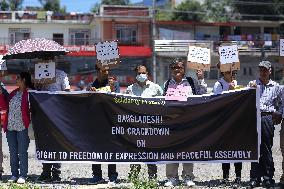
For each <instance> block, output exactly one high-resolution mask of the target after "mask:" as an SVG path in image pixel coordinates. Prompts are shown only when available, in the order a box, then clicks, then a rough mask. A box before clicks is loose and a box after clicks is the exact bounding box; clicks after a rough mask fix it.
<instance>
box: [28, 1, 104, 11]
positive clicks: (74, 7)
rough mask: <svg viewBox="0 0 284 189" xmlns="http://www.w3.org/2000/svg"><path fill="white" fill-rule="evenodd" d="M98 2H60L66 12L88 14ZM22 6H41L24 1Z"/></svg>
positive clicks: (36, 2)
mask: <svg viewBox="0 0 284 189" xmlns="http://www.w3.org/2000/svg"><path fill="white" fill-rule="evenodd" d="M96 2H100V0H60V4H61V6H66V8H67V12H90V9H91V7H92V6H93V5H94V4H95V3H96ZM23 6H24V7H25V6H41V5H40V3H39V1H38V0H24V3H23Z"/></svg>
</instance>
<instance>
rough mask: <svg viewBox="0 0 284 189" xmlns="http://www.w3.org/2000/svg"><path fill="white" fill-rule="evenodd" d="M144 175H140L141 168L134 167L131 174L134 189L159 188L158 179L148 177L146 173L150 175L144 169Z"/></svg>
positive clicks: (130, 178) (130, 179)
mask: <svg viewBox="0 0 284 189" xmlns="http://www.w3.org/2000/svg"><path fill="white" fill-rule="evenodd" d="M142 171H143V174H142V175H143V176H139V172H140V171H139V170H137V169H132V171H131V174H130V176H129V181H130V182H131V183H132V184H133V187H132V188H133V189H154V188H158V181H157V180H156V179H148V178H147V177H146V176H145V175H148V174H147V173H146V171H145V170H144V169H142Z"/></svg>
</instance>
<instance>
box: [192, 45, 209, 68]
mask: <svg viewBox="0 0 284 189" xmlns="http://www.w3.org/2000/svg"><path fill="white" fill-rule="evenodd" d="M187 61H189V62H196V63H200V64H210V49H208V48H202V47H196V46H189V47H188V56H187Z"/></svg>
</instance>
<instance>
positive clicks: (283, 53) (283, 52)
mask: <svg viewBox="0 0 284 189" xmlns="http://www.w3.org/2000/svg"><path fill="white" fill-rule="evenodd" d="M279 49H280V56H284V39H280V48H279Z"/></svg>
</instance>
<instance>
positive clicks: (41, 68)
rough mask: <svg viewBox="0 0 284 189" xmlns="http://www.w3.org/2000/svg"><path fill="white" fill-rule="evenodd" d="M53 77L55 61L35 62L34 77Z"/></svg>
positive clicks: (37, 78) (38, 78) (39, 78)
mask: <svg viewBox="0 0 284 189" xmlns="http://www.w3.org/2000/svg"><path fill="white" fill-rule="evenodd" d="M53 78H55V62H48V63H37V64H35V79H36V80H41V79H53Z"/></svg>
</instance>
